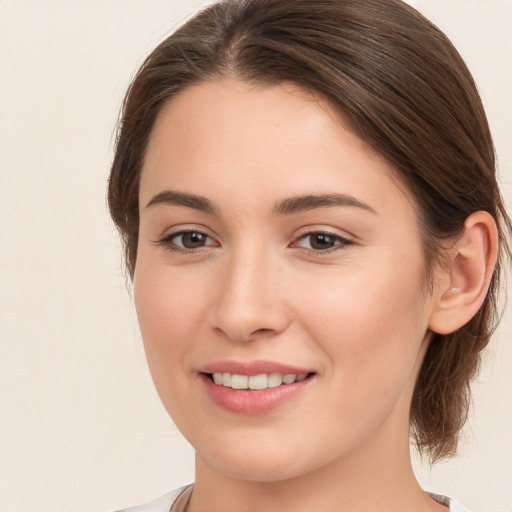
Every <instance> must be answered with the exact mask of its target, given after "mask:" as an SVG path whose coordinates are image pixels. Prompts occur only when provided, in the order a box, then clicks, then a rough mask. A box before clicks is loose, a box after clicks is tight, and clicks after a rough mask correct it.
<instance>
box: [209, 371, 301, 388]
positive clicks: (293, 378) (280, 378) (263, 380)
mask: <svg viewBox="0 0 512 512" xmlns="http://www.w3.org/2000/svg"><path fill="white" fill-rule="evenodd" d="M307 376H308V374H307V373H300V374H298V375H297V374H295V373H286V374H284V375H283V374H282V373H277V372H275V373H269V374H267V373H260V374H259V375H251V376H247V375H239V374H231V373H221V372H215V373H213V382H215V384H218V385H222V386H226V387H228V388H233V389H253V390H258V389H267V388H277V387H279V386H282V385H283V384H285V385H286V384H293V383H294V382H301V381H303V380H304V379H305V378H306V377H307Z"/></svg>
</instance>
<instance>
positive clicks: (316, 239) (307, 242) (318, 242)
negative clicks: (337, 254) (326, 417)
mask: <svg viewBox="0 0 512 512" xmlns="http://www.w3.org/2000/svg"><path fill="white" fill-rule="evenodd" d="M351 243H352V242H351V241H350V240H347V239H346V238H343V237H342V236H339V235H334V234H330V233H322V232H317V233H308V234H306V235H304V236H302V237H300V238H299V239H298V240H297V242H296V244H297V245H298V246H299V247H302V248H304V249H309V250H312V251H316V252H327V251H329V249H333V248H335V247H339V248H342V247H345V246H347V245H350V244H351Z"/></svg>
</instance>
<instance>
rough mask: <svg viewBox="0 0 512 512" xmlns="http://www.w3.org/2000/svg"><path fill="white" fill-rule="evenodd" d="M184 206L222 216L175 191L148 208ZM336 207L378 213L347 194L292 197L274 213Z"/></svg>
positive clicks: (199, 198)
mask: <svg viewBox="0 0 512 512" xmlns="http://www.w3.org/2000/svg"><path fill="white" fill-rule="evenodd" d="M160 204H163V205H171V206H184V207H186V208H192V209H194V210H198V211H201V212H205V213H209V214H212V215H220V209H219V208H218V207H217V206H216V205H215V204H214V203H213V202H212V201H210V200H209V199H207V198H206V197H203V196H197V195H195V194H189V193H187V192H177V191H175V190H163V191H162V192H159V193H158V194H156V195H155V196H153V197H152V198H151V200H150V201H149V202H148V204H147V205H146V208H149V207H151V206H156V205H160ZM334 206H345V207H355V208H360V209H362V210H365V211H368V212H371V213H374V214H377V212H376V211H375V210H374V209H373V208H372V207H371V206H369V205H367V204H366V203H365V202H363V201H361V200H360V199H357V198H355V197H354V196H350V195H347V194H308V195H304V196H297V197H290V198H288V199H284V200H283V201H279V202H277V203H276V204H275V205H274V207H273V208H272V213H273V214H274V215H278V216H282V215H283V216H284V215H292V214H294V213H301V212H306V211H309V210H315V209H316V208H326V207H327V208H328V207H334Z"/></svg>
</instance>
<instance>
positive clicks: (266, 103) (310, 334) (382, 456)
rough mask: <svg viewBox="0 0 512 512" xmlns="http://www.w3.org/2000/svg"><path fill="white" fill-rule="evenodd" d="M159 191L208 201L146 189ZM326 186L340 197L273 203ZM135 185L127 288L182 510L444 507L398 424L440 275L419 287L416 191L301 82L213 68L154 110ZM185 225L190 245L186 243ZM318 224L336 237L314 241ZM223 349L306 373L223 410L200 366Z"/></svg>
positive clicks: (405, 419)
mask: <svg viewBox="0 0 512 512" xmlns="http://www.w3.org/2000/svg"><path fill="white" fill-rule="evenodd" d="M168 190H173V191H177V192H180V193H186V194H194V195H196V196H201V197H204V198H206V199H208V201H209V202H210V203H211V204H212V205H213V209H214V210H215V211H213V212H206V211H201V210H198V209H197V208H195V207H190V206H191V205H189V206H185V205H183V204H174V203H173V202H172V201H167V202H162V201H160V202H158V201H157V200H156V201H155V200H154V198H155V197H156V196H158V194H161V193H162V192H164V191H168ZM333 193H337V194H343V195H345V196H348V197H350V198H351V200H350V201H349V203H350V202H351V204H344V205H331V206H324V207H316V208H312V209H306V210H303V211H298V212H293V213H288V214H282V212H281V214H280V213H276V212H275V209H276V204H279V203H280V202H282V201H283V200H286V199H288V198H295V197H299V196H305V195H322V194H333ZM139 198H140V235H139V236H140V238H139V246H138V254H137V264H136V269H135V276H134V290H135V301H136V307H137V313H138V317H139V322H140V327H141V331H142V335H143V339H144V344H145V350H146V354H147V358H148V362H149V366H150V369H151V373H152V376H153V379H154V382H155V385H156V388H157V390H158V392H159V394H160V397H161V399H162V402H163V404H164V406H165V407H166V409H167V411H168V412H169V414H170V415H171V416H172V418H173V420H174V421H175V423H176V424H177V426H178V427H179V428H180V430H181V431H182V432H183V434H184V435H185V437H187V439H188V440H189V441H190V442H191V444H192V445H193V446H194V448H195V449H196V453H197V455H196V483H195V486H194V492H193V494H192V499H191V501H190V505H189V510H190V511H192V512H199V511H206V510H208V511H209V512H215V511H219V512H220V511H223V512H226V511H231V510H233V511H234V510H237V511H260V510H266V511H273V510H282V509H283V508H286V509H289V510H294V511H299V512H300V511H303V510H304V511H306V510H308V511H310V510H317V511H326V512H327V511H335V510H336V511H339V510H344V511H351V512H358V511H369V510H379V511H384V512H385V511H393V512H397V511H398V512H399V511H404V512H405V511H410V510H415V511H427V510H431V511H433V510H446V507H444V506H442V505H440V504H438V503H436V502H434V501H433V500H431V499H430V498H428V497H427V496H426V494H425V493H423V491H422V490H421V489H420V487H419V486H418V484H417V482H416V480H415V477H414V474H413V471H412V468H411V463H410V455H409V432H408V429H409V408H410V403H411V397H412V392H413V388H414V382H415V379H416V376H417V374H418V371H419V368H420V366H421V362H422V359H423V356H424V353H425V350H426V347H427V344H428V336H429V335H428V332H429V325H430V323H431V321H432V318H433V317H434V316H435V314H436V313H435V312H436V311H437V308H438V304H439V301H440V298H441V297H442V296H443V293H445V291H446V289H447V288H448V287H449V285H450V279H449V276H447V274H446V272H445V271H442V270H441V269H436V271H435V275H434V281H433V282H434V286H433V290H432V291H431V290H430V289H429V287H428V286H427V284H426V281H425V265H424V258H423V252H422V245H421V239H420V234H419V230H418V220H417V217H416V213H415V209H414V204H413V202H412V200H411V198H410V197H409V196H408V194H407V192H406V191H405V190H404V188H403V187H402V186H401V185H400V184H399V183H398V182H397V179H396V178H395V177H394V175H393V172H392V169H390V167H389V165H388V164H387V163H386V162H385V161H384V160H383V159H382V158H380V157H379V155H377V154H376V153H375V152H374V151H373V150H372V149H371V148H370V147H368V146H367V145H366V144H365V143H364V142H363V141H362V140H360V139H359V138H358V137H357V136H356V135H354V134H353V133H352V132H351V131H350V130H348V129H347V128H346V127H345V126H344V125H343V123H342V122H341V120H340V119H339V118H338V117H337V116H335V115H334V114H333V113H332V112H331V110H330V109H329V106H328V105H326V104H325V103H323V102H322V101H320V100H319V99H318V98H315V97H313V96H312V95H311V94H308V93H306V92H304V91H302V90H300V89H298V88H297V87H295V86H292V85H290V84H282V85H279V86H273V87H259V86H254V85H251V84H246V83H242V82H239V81H237V80H233V79H228V78H226V79H223V80H218V81H214V82H208V83H202V84H199V85H197V86H194V87H191V88H189V89H187V90H185V91H184V92H182V93H181V94H180V95H179V96H178V97H176V98H174V99H173V100H172V101H171V102H170V103H168V104H167V105H166V106H165V107H164V108H163V110H162V111H161V113H160V115H159V117H158V119H157V122H156V124H155V127H154V130H153V133H152V136H151V138H150V141H149V145H148V151H147V154H146V159H145V162H144V167H143V170H142V176H141V182H140V197H139ZM152 200H153V204H151V205H149V206H148V203H150V202H151V201H152ZM356 203H359V205H357V204H356ZM361 204H364V205H366V206H367V208H366V207H361ZM196 206H197V205H196ZM183 231H188V232H194V231H195V232H197V231H199V232H201V233H204V234H205V235H206V237H205V238H204V245H203V246H199V247H196V248H189V249H185V252H183V247H180V244H182V243H183V241H184V239H183V237H181V236H179V233H181V232H183ZM318 232H322V233H329V234H330V236H331V238H330V240H331V241H333V243H334V246H333V247H332V248H330V249H325V248H324V247H323V246H320V247H321V248H320V249H319V250H318V245H314V247H316V248H317V251H313V250H312V244H314V242H315V240H316V241H317V238H315V237H314V236H312V235H311V233H318ZM185 241H186V240H185ZM177 248H178V250H176V249H177ZM173 249H174V250H173ZM179 249H181V252H180V250H179ZM220 359H231V360H236V361H251V360H255V359H265V360H271V361H278V362H282V363H286V364H291V365H295V366H299V367H305V368H308V369H310V370H311V371H312V372H314V377H313V378H311V379H310V381H309V383H308V385H307V386H305V387H304V389H303V390H302V391H301V392H300V393H299V394H297V395H296V396H294V397H293V398H292V399H291V400H290V401H288V402H286V403H284V404H283V405H281V406H279V407H278V408H276V409H275V410H272V411H271V412H269V413H265V414H259V415H255V416H251V415H245V414H237V413H235V412H231V411H227V410H225V409H223V408H221V407H219V406H218V405H216V404H215V403H214V402H213V401H212V400H211V399H210V398H209V396H208V395H207V394H206V393H205V390H204V385H203V382H202V381H201V378H200V374H199V371H200V368H201V367H202V366H204V365H205V364H208V363H211V362H214V361H218V360H220Z"/></svg>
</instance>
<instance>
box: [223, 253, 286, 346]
mask: <svg viewBox="0 0 512 512" xmlns="http://www.w3.org/2000/svg"><path fill="white" fill-rule="evenodd" d="M224 270H225V272H223V273H222V274H223V275H222V276H221V280H222V282H221V284H220V287H219V295H217V302H216V305H215V308H214V326H215V329H216V330H217V331H219V332H221V333H222V334H223V335H224V336H226V337H227V338H229V339H230V340H232V341H239V342H247V341H252V340H255V339H260V338H269V337H272V336H275V335H276V334H279V333H281V332H283V331H284V330H285V329H286V328H287V326H288V325H289V323H290V315H289V312H288V309H287V307H286V304H285V300H284V297H283V293H284V287H283V282H282V274H283V272H282V269H279V265H277V264H276V262H274V263H271V262H270V261H269V258H268V257H265V256H264V255H262V254H261V252H260V253H259V254H256V253H255V252H253V253H252V254H251V255H247V254H246V255H245V256H244V255H239V256H238V257H237V258H236V259H235V258H232V259H231V261H229V262H226V267H225V269H224ZM280 276H281V278H280Z"/></svg>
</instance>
